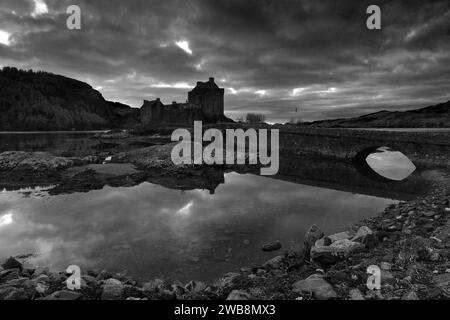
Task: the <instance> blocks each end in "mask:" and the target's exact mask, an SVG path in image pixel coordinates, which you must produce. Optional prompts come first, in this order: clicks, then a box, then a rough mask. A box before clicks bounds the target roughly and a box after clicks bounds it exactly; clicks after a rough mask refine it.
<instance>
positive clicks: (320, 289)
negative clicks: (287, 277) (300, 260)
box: [292, 274, 337, 300]
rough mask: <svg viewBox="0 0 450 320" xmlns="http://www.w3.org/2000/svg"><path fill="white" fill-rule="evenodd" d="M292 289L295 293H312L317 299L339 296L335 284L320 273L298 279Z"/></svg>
mask: <svg viewBox="0 0 450 320" xmlns="http://www.w3.org/2000/svg"><path fill="white" fill-rule="evenodd" d="M292 290H293V291H294V292H295V293H310V294H313V296H314V297H315V298H316V299H319V300H328V299H335V298H337V294H336V292H335V291H334V289H333V286H332V285H331V284H329V283H328V282H327V281H326V280H325V279H324V277H323V275H320V274H313V275H312V276H310V277H308V278H306V279H304V280H300V281H297V282H296V283H294V284H293V287H292Z"/></svg>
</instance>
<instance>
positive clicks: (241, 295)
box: [227, 290, 254, 301]
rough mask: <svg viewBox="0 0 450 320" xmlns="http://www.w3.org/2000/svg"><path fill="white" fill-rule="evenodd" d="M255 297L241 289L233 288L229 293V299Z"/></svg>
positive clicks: (251, 298) (250, 298) (249, 298)
mask: <svg viewBox="0 0 450 320" xmlns="http://www.w3.org/2000/svg"><path fill="white" fill-rule="evenodd" d="M253 299H254V298H253V297H252V296H251V295H250V294H249V293H247V292H245V291H241V290H233V291H231V293H230V294H229V295H228V297H227V300H235V301H237V300H253Z"/></svg>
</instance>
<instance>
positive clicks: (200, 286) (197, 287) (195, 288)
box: [184, 281, 207, 293]
mask: <svg viewBox="0 0 450 320" xmlns="http://www.w3.org/2000/svg"><path fill="white" fill-rule="evenodd" d="M206 287H207V286H206V284H205V283H203V282H201V281H190V282H189V283H188V284H187V285H185V286H184V289H186V290H187V291H190V292H197V293H198V292H202V291H204V290H205V289H206Z"/></svg>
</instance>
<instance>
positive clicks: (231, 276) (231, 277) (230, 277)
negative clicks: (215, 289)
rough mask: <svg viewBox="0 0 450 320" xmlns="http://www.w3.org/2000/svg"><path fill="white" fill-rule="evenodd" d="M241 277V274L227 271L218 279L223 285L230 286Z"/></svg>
mask: <svg viewBox="0 0 450 320" xmlns="http://www.w3.org/2000/svg"><path fill="white" fill-rule="evenodd" d="M239 278H241V274H240V273H237V272H229V273H227V274H225V275H224V276H223V277H222V279H220V285H221V286H223V287H231V286H232V285H233V284H234V283H235V281H236V280H237V279H239Z"/></svg>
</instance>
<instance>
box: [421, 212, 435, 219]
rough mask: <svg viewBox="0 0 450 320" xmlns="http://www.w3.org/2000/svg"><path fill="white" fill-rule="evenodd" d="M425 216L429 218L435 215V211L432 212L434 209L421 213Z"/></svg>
mask: <svg viewBox="0 0 450 320" xmlns="http://www.w3.org/2000/svg"><path fill="white" fill-rule="evenodd" d="M422 214H423V215H424V216H425V217H427V218H431V217H433V216H435V215H436V212H434V211H425V212H424V213H422Z"/></svg>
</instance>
